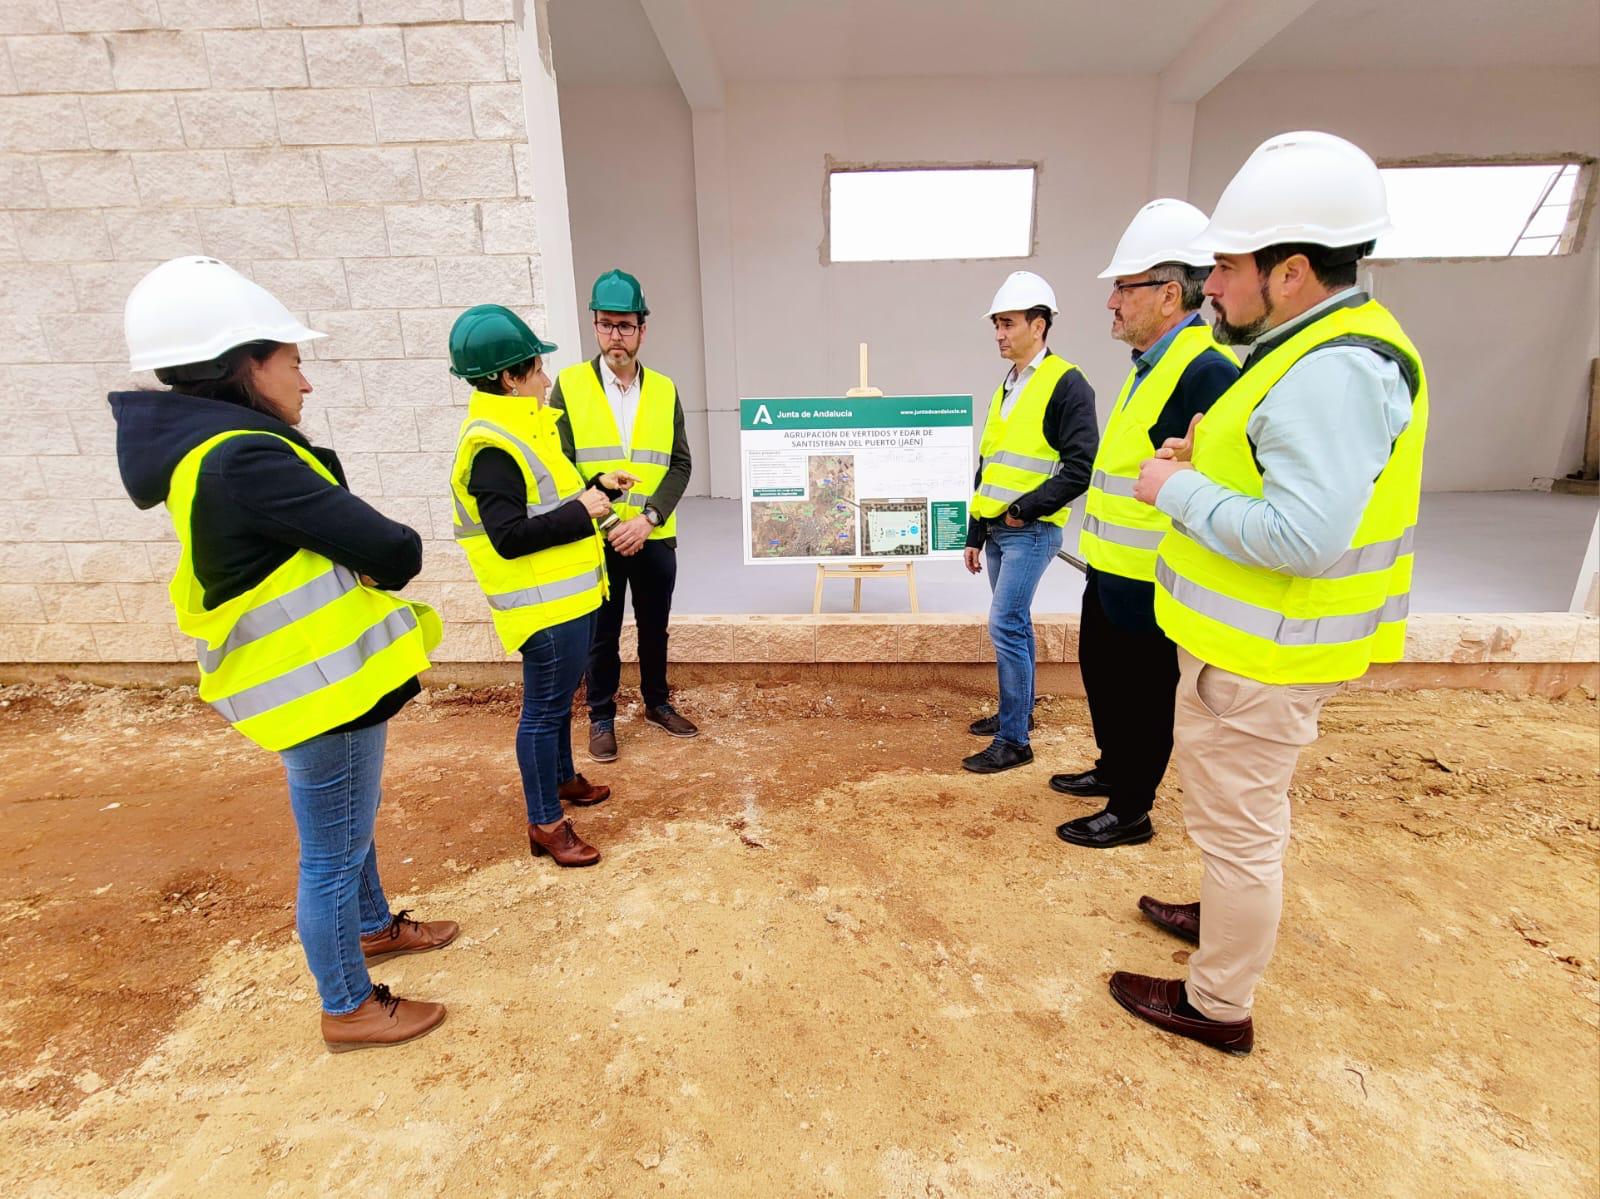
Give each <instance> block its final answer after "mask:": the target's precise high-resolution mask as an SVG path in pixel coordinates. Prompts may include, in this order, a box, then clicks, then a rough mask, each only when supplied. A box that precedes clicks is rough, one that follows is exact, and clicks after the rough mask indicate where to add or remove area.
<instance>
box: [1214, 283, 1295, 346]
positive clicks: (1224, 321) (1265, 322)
mask: <svg viewBox="0 0 1600 1199" xmlns="http://www.w3.org/2000/svg"><path fill="white" fill-rule="evenodd" d="M1211 307H1212V308H1213V309H1214V310H1215V312H1216V316H1215V318H1214V319H1213V320H1212V322H1211V329H1212V331H1213V332H1214V333H1216V335H1217V340H1218V341H1221V342H1225V343H1226V344H1228V345H1231V346H1242V345H1248V344H1249V343H1250V342H1253V341H1255V340H1256V338H1258V337H1260V336H1261V335H1262V334H1263V333H1265V332H1266V331H1267V330H1268V329H1270V328H1272V318H1273V317H1274V316H1276V315H1277V311H1278V310H1277V308H1275V307H1274V306H1273V303H1272V295H1271V293H1270V292H1268V290H1267V281H1266V280H1265V279H1263V280H1262V281H1261V315H1260V316H1258V317H1256V319H1255V320H1253V321H1249V322H1247V323H1245V324H1243V325H1235V324H1233V323H1232V322H1230V321H1229V320H1228V318H1227V317H1225V316H1224V315H1223V314H1222V309H1221V308H1218V307H1217V302H1216V300H1212V301H1211Z"/></svg>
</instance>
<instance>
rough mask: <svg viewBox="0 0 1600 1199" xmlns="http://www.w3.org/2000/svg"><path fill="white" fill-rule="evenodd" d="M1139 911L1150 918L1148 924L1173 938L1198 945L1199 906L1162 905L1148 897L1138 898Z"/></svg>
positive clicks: (1181, 904)
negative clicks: (1180, 938)
mask: <svg viewBox="0 0 1600 1199" xmlns="http://www.w3.org/2000/svg"><path fill="white" fill-rule="evenodd" d="M1139 910H1140V911H1141V912H1143V913H1144V914H1145V915H1146V916H1148V917H1149V918H1150V923H1152V924H1154V925H1155V926H1156V927H1157V928H1162V929H1165V930H1166V931H1167V932H1169V933H1171V934H1172V935H1173V936H1174V937H1182V938H1183V939H1184V940H1185V941H1190V942H1193V943H1194V944H1196V945H1198V944H1200V905H1199V904H1197V903H1162V902H1161V901H1160V900H1159V899H1151V898H1150V897H1149V896H1148V895H1141V896H1139Z"/></svg>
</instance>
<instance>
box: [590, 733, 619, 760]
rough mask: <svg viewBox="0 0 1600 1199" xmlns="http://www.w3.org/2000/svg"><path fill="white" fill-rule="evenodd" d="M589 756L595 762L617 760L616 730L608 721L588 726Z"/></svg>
mask: <svg viewBox="0 0 1600 1199" xmlns="http://www.w3.org/2000/svg"><path fill="white" fill-rule="evenodd" d="M589 757H590V758H592V759H593V760H594V761H596V762H615V761H616V760H617V730H616V729H614V728H612V727H611V725H610V724H609V723H606V724H602V725H598V726H596V725H590V726H589Z"/></svg>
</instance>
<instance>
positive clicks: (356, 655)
mask: <svg viewBox="0 0 1600 1199" xmlns="http://www.w3.org/2000/svg"><path fill="white" fill-rule="evenodd" d="M416 627H417V617H416V613H414V612H412V611H411V609H409V608H397V609H395V610H394V611H393V612H390V613H389V614H388V615H386V616H384V617H383V618H382V619H381V620H379V621H378V623H377V624H375V625H373V626H371V627H370V628H367V629H364V630H362V633H361V635H360V636H359V637H357V638H356V639H355V640H354V641H352V642H351V643H350V644H349V645H347V646H345V647H344V648H343V649H336V650H334V651H333V653H331V654H324V655H323V656H322V657H320V658H318V659H317V660H316V661H314V662H307V663H306V664H305V665H304V666H301V667H299V668H298V669H296V670H291V671H290V672H289V673H288V674H285V675H280V676H279V677H278V678H275V679H270V680H268V681H267V682H265V683H258V684H256V685H255V686H254V687H247V688H245V690H243V691H239V692H235V693H234V694H233V695H230V696H228V697H227V698H226V699H219V700H217V701H215V702H214V703H213V704H212V705H211V706H212V707H214V708H215V709H216V710H217V711H219V712H221V713H222V714H223V715H224V716H226V717H227V718H228V719H229V720H230V721H232V722H233V723H234V724H238V723H239V722H240V721H241V720H249V719H250V718H251V717H252V716H260V715H261V714H262V713H263V712H270V711H271V710H272V709H273V708H277V707H281V706H283V705H284V704H287V703H291V702H293V701H294V700H297V699H302V698H304V697H305V696H308V695H312V694H314V693H316V692H317V691H319V690H321V689H322V688H324V687H327V686H329V685H331V684H333V683H338V682H341V681H343V680H344V679H347V678H349V677H350V676H351V675H353V674H355V673H356V671H358V670H360V669H361V668H362V666H364V665H365V664H366V662H367V659H369V658H371V657H372V656H373V655H375V654H376V653H377V652H378V651H379V650H383V649H387V648H388V647H389V646H391V645H393V644H394V643H395V642H397V641H399V640H400V638H402V637H404V636H405V635H406V634H407V633H409V632H411V631H412V630H413V629H415V628H416Z"/></svg>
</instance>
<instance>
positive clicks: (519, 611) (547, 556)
mask: <svg viewBox="0 0 1600 1199" xmlns="http://www.w3.org/2000/svg"><path fill="white" fill-rule="evenodd" d="M562 419H564V418H563V415H562V413H561V411H560V410H559V409H555V408H547V407H542V406H538V407H530V406H529V402H528V401H526V400H520V401H519V400H518V399H517V398H516V397H505V396H491V395H485V394H484V393H482V392H473V394H472V398H471V400H470V401H469V406H468V408H467V419H466V420H465V421H463V422H462V424H461V434H460V439H459V441H458V442H457V445H456V456H455V462H454V465H453V466H452V468H451V473H450V489H451V497H452V499H453V501H454V504H455V516H456V526H455V535H456V539H457V542H458V543H459V544H460V546H461V548H462V549H463V550H464V551H466V555H467V562H468V564H469V565H470V566H471V567H472V573H473V576H474V577H475V578H476V579H477V580H478V586H479V587H480V588H481V589H482V590H483V593H484V595H485V597H486V598H487V599H488V602H489V614H490V616H491V617H492V618H493V620H494V627H495V633H496V635H497V636H498V637H499V638H500V643H501V645H502V646H504V647H505V650H506V652H507V653H510V654H514V653H516V652H517V651H518V650H519V649H520V648H521V647H522V646H523V645H524V644H525V643H526V642H527V640H528V638H529V637H531V636H533V635H534V634H535V633H537V632H538V631H539V630H540V629H545V628H551V627H553V626H555V625H558V624H564V623H566V622H567V621H569V620H573V619H576V618H577V617H579V616H583V615H585V614H586V613H589V612H593V611H594V610H595V609H596V608H598V607H599V606H600V602H601V599H602V598H603V596H604V595H605V590H606V578H605V567H604V553H603V549H602V546H603V542H602V541H601V540H600V534H599V532H598V530H596V529H595V528H594V523H593V522H592V521H591V522H590V526H589V527H590V535H589V536H584V537H580V538H578V539H577V540H576V541H569V542H566V543H565V544H562V545H553V546H548V547H546V548H545V549H542V550H537V551H535V552H534V553H531V554H523V555H521V556H519V557H516V558H503V557H501V556H500V554H499V552H498V551H496V549H495V548H494V545H493V543H492V542H491V541H490V540H489V537H488V534H487V533H486V532H485V531H484V528H483V523H482V520H481V513H479V511H478V502H477V500H476V499H474V498H473V496H472V493H471V490H470V489H469V487H468V483H469V481H470V480H471V477H472V463H473V459H474V458H475V457H476V456H477V453H478V451H479V450H482V449H485V448H488V447H493V448H495V449H498V450H501V451H503V452H505V453H507V454H510V455H511V458H512V460H513V461H514V462H516V463H517V468H518V470H519V471H521V473H522V479H523V485H524V487H525V488H526V489H527V493H528V500H529V503H528V505H527V512H528V515H529V516H537V515H539V514H541V513H544V512H550V511H553V510H554V509H556V508H559V507H561V506H562V505H564V504H568V503H571V502H572V500H573V498H574V497H575V496H577V495H578V494H579V493H580V492H581V491H582V490H583V477H582V476H581V475H580V474H579V473H578V469H577V467H575V466H574V465H573V464H572V463H571V462H568V461H567V459H566V458H565V457H564V456H563V455H562V452H561V438H560V434H559V432H558V429H557V424H558V422H559V421H560V420H562Z"/></svg>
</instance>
